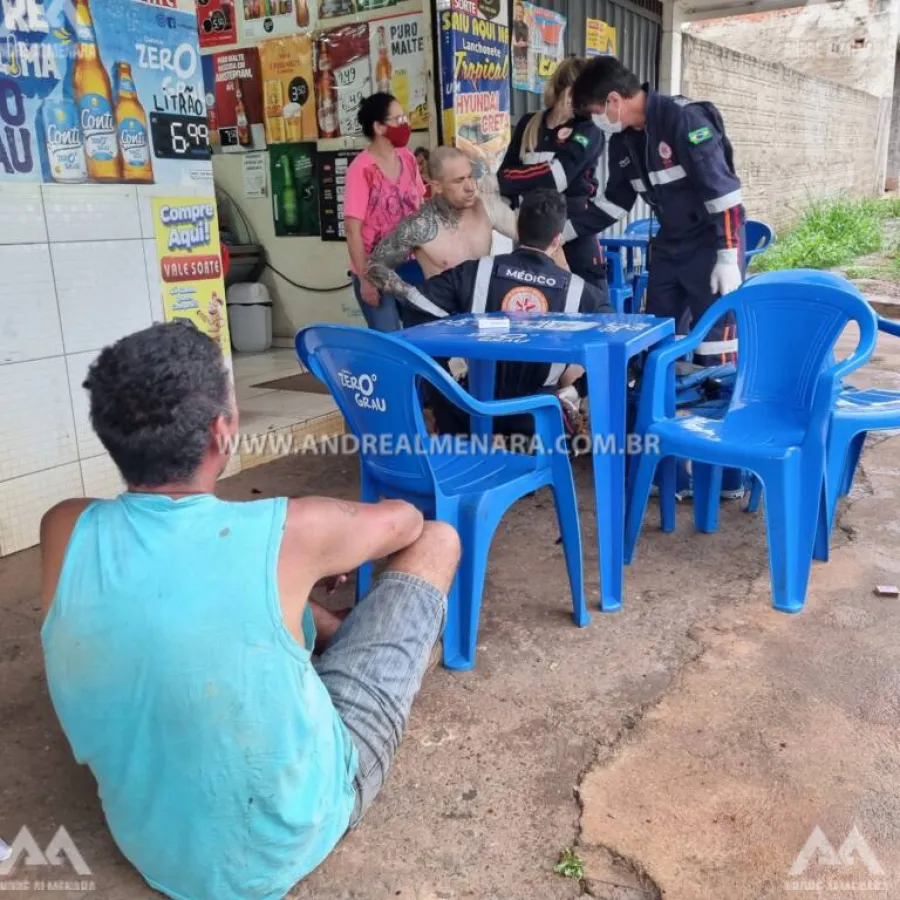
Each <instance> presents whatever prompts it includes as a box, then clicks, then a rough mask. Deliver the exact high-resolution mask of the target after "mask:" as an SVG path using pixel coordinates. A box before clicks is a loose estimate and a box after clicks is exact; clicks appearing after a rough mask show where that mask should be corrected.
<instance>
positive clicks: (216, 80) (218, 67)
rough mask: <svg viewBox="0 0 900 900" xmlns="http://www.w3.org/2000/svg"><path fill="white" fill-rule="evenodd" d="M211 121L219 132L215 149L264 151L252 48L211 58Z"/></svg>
mask: <svg viewBox="0 0 900 900" xmlns="http://www.w3.org/2000/svg"><path fill="white" fill-rule="evenodd" d="M211 59H212V63H211V77H212V80H213V84H212V86H211V90H212V92H213V93H214V94H215V100H216V102H215V106H214V115H213V122H214V124H215V127H216V130H217V131H218V142H217V146H216V149H217V150H218V149H219V145H220V146H221V149H222V152H223V153H247V152H248V151H250V150H264V149H265V147H266V129H265V125H264V124H263V110H262V106H263V104H262V77H261V76H260V70H259V53H258V51H257V50H256V49H255V48H249V49H247V50H225V51H223V52H221V53H215V54H213V55H212V57H211Z"/></svg>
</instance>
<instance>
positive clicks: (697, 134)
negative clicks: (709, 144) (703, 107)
mask: <svg viewBox="0 0 900 900" xmlns="http://www.w3.org/2000/svg"><path fill="white" fill-rule="evenodd" d="M712 136H713V135H712V129H711V128H710V127H709V126H708V125H704V126H703V128H698V129H696V130H695V131H691V132H689V134H688V140H689V141H690V142H691V143H692V144H702V143H703V142H704V141H708V140H709V139H710V138H711V137H712Z"/></svg>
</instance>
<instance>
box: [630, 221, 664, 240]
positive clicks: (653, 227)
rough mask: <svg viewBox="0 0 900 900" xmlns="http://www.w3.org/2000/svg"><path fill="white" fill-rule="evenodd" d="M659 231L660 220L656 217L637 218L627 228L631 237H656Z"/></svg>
mask: <svg viewBox="0 0 900 900" xmlns="http://www.w3.org/2000/svg"><path fill="white" fill-rule="evenodd" d="M658 232H659V220H658V219H655V218H647V219H635V220H634V221H633V222H630V223H629V224H628V225H627V227H626V228H625V234H627V235H629V236H630V237H648V238H650V237H654V236H655V235H656V234H657V233H658Z"/></svg>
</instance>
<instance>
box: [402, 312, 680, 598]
mask: <svg viewBox="0 0 900 900" xmlns="http://www.w3.org/2000/svg"><path fill="white" fill-rule="evenodd" d="M501 317H502V316H501ZM478 318H479V317H478V316H473V315H463V316H452V317H450V318H447V319H439V320H438V321H435V322H429V323H427V324H426V325H419V326H417V327H415V328H408V329H405V330H403V331H401V332H398V333H397V336H398V337H403V338H405V339H406V340H408V341H409V342H410V343H412V344H414V345H415V346H416V347H418V348H419V349H420V350H423V351H424V352H425V353H428V354H429V355H430V356H433V357H437V358H452V357H458V358H462V359H465V360H467V361H468V365H469V391H470V393H471V394H472V395H473V396H475V397H476V398H478V399H480V400H490V399H493V396H494V381H495V370H496V363H497V362H498V361H503V362H550V363H570V364H573V363H574V364H578V365H581V366H584V369H585V371H586V372H587V381H588V393H589V395H590V408H591V412H590V422H591V441H592V442H591V446H592V450H593V452H592V457H593V465H594V496H595V500H596V507H597V538H598V543H599V558H600V608H601V609H602V610H603V611H604V612H615V611H617V610H619V609H621V607H622V586H623V581H624V537H625V454H626V452H627V449H628V448H627V444H626V435H625V429H626V394H627V390H628V361H629V360H630V359H631V358H632V357H633V356H635V355H636V354H638V353H641V352H643V351H644V350H648V349H650V348H651V347H653V346H654V345H655V344H658V343H660V342H661V341H664V340H667V339H671V338H672V337H673V336H674V334H675V322H674V320H673V319H659V318H656V317H655V316H622V315H609V314H596V315H565V314H549V315H527V314H509V315H507V316H506V318H508V319H509V320H510V322H511V326H510V330H509V331H508V332H493V331H480V330H479V328H478V324H477V319H478ZM472 428H473V431H474V432H475V433H476V434H487V433H490V432H491V430H492V428H493V424H492V422H491V421H490V420H480V421H479V420H477V419H476V420H474V421H473V423H472Z"/></svg>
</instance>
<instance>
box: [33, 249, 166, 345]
mask: <svg viewBox="0 0 900 900" xmlns="http://www.w3.org/2000/svg"><path fill="white" fill-rule="evenodd" d="M51 252H52V254H53V270H54V274H55V276H56V294H57V297H58V298H59V312H60V318H61V319H62V328H63V342H64V344H65V348H66V353H82V352H84V351H85V350H100V349H102V348H103V347H105V346H106V345H107V344H109V343H112V342H113V341H115V340H117V339H118V338H120V337H123V336H124V335H126V334H130V333H131V332H132V331H137V330H139V329H141V328H146V327H147V326H149V325H150V324H151V317H150V294H149V291H148V288H147V269H146V266H145V264H144V245H143V242H142V241H139V240H138V241H114V242H110V241H94V242H91V243H72V244H52V245H51Z"/></svg>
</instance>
